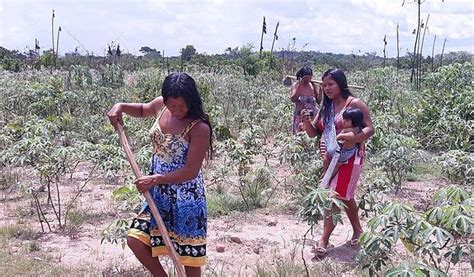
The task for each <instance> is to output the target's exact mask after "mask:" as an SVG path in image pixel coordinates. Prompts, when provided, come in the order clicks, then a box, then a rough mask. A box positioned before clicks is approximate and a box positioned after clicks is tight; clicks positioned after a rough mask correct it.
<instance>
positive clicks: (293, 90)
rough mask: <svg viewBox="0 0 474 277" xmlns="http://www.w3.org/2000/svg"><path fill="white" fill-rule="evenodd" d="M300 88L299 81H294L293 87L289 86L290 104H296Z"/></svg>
mask: <svg viewBox="0 0 474 277" xmlns="http://www.w3.org/2000/svg"><path fill="white" fill-rule="evenodd" d="M299 86H300V83H299V81H296V82H295V83H294V84H293V86H291V92H290V99H291V102H296V101H298V97H300V93H299V91H298V87H299Z"/></svg>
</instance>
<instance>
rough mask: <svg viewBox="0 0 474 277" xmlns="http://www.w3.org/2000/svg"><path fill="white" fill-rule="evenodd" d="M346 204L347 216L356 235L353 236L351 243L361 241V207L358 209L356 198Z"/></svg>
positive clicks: (345, 202)
mask: <svg viewBox="0 0 474 277" xmlns="http://www.w3.org/2000/svg"><path fill="white" fill-rule="evenodd" d="M344 204H346V206H347V208H346V214H347V217H348V218H349V221H350V222H351V225H352V230H353V231H354V233H353V234H352V238H351V241H352V240H356V239H359V237H360V235H362V232H363V230H362V226H361V225H360V220H359V207H357V203H356V202H355V200H354V198H352V199H351V200H349V201H344Z"/></svg>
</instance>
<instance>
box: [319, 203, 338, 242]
mask: <svg viewBox="0 0 474 277" xmlns="http://www.w3.org/2000/svg"><path fill="white" fill-rule="evenodd" d="M339 212H340V210H339V208H337V207H336V206H334V205H333V208H332V213H339ZM334 227H335V225H334V222H333V221H332V216H331V213H330V212H329V211H326V212H325V213H324V222H323V234H322V235H321V238H320V239H319V241H318V247H321V248H326V247H327V246H328V244H329V237H331V234H332V231H334Z"/></svg>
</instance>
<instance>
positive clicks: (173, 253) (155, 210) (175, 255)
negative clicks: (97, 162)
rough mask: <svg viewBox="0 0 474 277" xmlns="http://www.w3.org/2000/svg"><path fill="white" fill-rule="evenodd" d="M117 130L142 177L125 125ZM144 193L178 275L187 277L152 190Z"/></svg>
mask: <svg viewBox="0 0 474 277" xmlns="http://www.w3.org/2000/svg"><path fill="white" fill-rule="evenodd" d="M117 131H118V134H119V139H120V144H121V145H122V147H123V150H124V151H125V154H126V155H127V159H128V161H129V162H130V165H131V166H132V170H133V173H134V174H135V177H136V178H140V177H141V173H140V169H139V168H138V165H137V162H136V161H135V158H134V157H133V154H132V151H131V150H130V146H129V145H128V140H127V136H126V135H125V131H124V130H123V127H122V125H121V124H120V123H119V124H117ZM143 195H144V196H145V199H146V202H147V203H148V207H150V211H151V214H152V215H153V217H154V218H155V221H156V223H157V224H158V230H160V234H161V236H162V237H163V240H164V242H165V246H166V249H167V250H168V253H169V256H170V257H171V259H172V260H173V262H174V266H175V267H176V271H177V272H178V276H179V277H186V272H185V271H184V267H183V265H182V264H181V261H180V260H179V257H178V253H176V250H175V249H174V247H173V243H172V242H171V239H170V237H169V236H168V231H167V230H166V227H165V223H164V222H163V219H161V216H160V212H159V211H158V208H156V205H155V202H154V200H153V198H152V197H151V194H150V192H149V191H146V192H144V193H143Z"/></svg>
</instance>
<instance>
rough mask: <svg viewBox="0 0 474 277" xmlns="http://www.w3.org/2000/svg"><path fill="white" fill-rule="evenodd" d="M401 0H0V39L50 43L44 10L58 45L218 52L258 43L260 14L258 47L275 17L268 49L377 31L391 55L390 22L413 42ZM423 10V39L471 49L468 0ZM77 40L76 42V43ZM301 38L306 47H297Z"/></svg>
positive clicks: (360, 42)
mask: <svg viewBox="0 0 474 277" xmlns="http://www.w3.org/2000/svg"><path fill="white" fill-rule="evenodd" d="M411 2H412V1H411V0H410V1H409V0H407V1H406V4H405V5H404V6H403V7H402V5H401V3H402V1H398V0H366V1H363V0H344V1H343V0H341V1H322V0H313V1H312V0H294V1H285V0H257V1H251V0H240V1H237V0H201V1H198V0H192V1H185V0H137V1H132V0H115V1H113V0H108V1H104V0H102V1H92V0H86V1H57V0H38V1H33V0H25V1H14V0H8V1H5V0H0V45H2V46H5V47H7V48H13V49H19V50H23V49H24V47H25V46H26V45H30V47H31V45H33V42H34V39H35V38H38V39H40V43H41V46H42V47H43V49H47V48H50V47H51V26H50V23H51V18H50V17H51V10H52V9H53V8H54V9H55V10H56V21H55V22H56V26H59V25H61V26H62V28H63V33H62V34H61V41H60V42H61V45H60V52H63V53H64V52H66V51H74V48H75V47H78V46H79V48H80V49H81V46H80V44H82V45H83V46H84V48H86V49H88V50H89V51H93V52H95V53H96V54H103V52H104V50H105V49H106V47H107V45H108V44H109V43H110V42H111V41H114V42H116V43H120V45H121V46H122V48H123V49H124V50H125V51H128V52H131V53H134V54H138V53H139V52H138V50H139V49H140V47H141V46H144V45H147V46H150V47H152V48H156V49H157V50H160V51H163V50H165V54H166V55H177V54H178V53H179V50H180V49H181V48H183V47H185V46H186V45H188V44H192V45H194V46H195V47H196V49H197V50H198V52H207V53H223V52H224V49H226V48H227V47H229V46H230V47H236V46H238V47H240V46H242V45H245V44H247V43H251V44H253V45H254V46H255V50H257V49H258V48H259V45H260V32H261V24H262V17H263V16H265V17H266V23H267V34H266V35H265V36H264V49H265V50H269V49H270V47H271V44H272V40H273V32H274V29H275V25H276V23H277V22H279V23H280V26H279V29H278V35H279V40H278V41H276V43H275V49H277V50H279V49H282V48H287V47H288V45H290V44H291V43H292V38H293V37H295V38H296V47H297V48H298V49H304V50H315V51H321V52H333V53H351V52H358V51H359V50H360V51H361V53H365V52H376V53H378V54H381V53H382V49H383V43H382V39H383V37H384V35H387V40H388V45H387V47H388V51H389V54H390V55H391V56H394V55H395V54H396V46H395V45H396V26H397V23H398V24H399V25H400V40H401V41H400V47H401V48H402V49H403V50H402V54H404V53H405V52H406V49H409V48H411V47H412V45H413V41H414V35H412V33H411V32H412V30H413V28H415V27H416V22H417V17H416V16H417V12H416V5H413V4H412V3H411ZM428 13H429V14H430V21H429V24H428V27H429V29H428V32H427V38H426V40H427V41H428V40H432V38H433V36H434V35H435V34H436V35H437V36H438V37H439V40H442V39H444V38H445V37H446V38H448V40H449V44H447V48H448V47H449V49H446V51H447V52H448V51H454V50H451V49H456V50H467V51H472V45H474V43H473V42H474V41H473V38H474V31H472V30H474V28H473V27H474V26H473V14H474V12H473V4H472V2H471V1H469V0H464V1H454V0H450V1H444V3H442V2H441V0H427V1H425V2H424V4H423V5H422V17H423V18H425V19H426V16H427V15H428ZM78 41H80V43H79V42H78ZM305 44H308V46H306V47H304V48H303V46H304V45H305Z"/></svg>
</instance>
